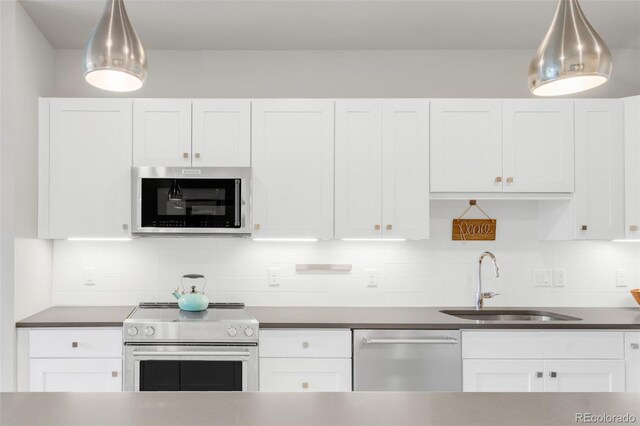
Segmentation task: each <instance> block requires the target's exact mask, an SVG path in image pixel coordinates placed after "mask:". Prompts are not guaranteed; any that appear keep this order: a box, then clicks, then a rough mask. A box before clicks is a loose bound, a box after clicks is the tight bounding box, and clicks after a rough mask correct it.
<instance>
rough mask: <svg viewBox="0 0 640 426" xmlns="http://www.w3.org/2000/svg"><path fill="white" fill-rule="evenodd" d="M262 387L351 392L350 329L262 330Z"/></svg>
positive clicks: (269, 388) (270, 390) (270, 389)
mask: <svg viewBox="0 0 640 426" xmlns="http://www.w3.org/2000/svg"><path fill="white" fill-rule="evenodd" d="M258 347H259V350H260V390H261V391H263V392H350V391H351V389H352V385H351V377H352V374H351V362H352V361H351V358H352V355H351V354H352V349H351V330H319V329H281V330H262V331H260V343H259V346H258Z"/></svg>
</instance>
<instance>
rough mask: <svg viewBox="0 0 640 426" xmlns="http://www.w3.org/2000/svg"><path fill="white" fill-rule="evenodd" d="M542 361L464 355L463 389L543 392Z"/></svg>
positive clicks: (472, 390)
mask: <svg viewBox="0 0 640 426" xmlns="http://www.w3.org/2000/svg"><path fill="white" fill-rule="evenodd" d="M543 376H544V361H541V360H528V359H466V360H464V361H463V362H462V388H463V391H464V392H542V391H543V390H544V378H543Z"/></svg>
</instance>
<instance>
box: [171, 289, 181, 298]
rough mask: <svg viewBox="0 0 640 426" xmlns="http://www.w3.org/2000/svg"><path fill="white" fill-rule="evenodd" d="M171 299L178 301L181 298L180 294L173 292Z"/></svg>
mask: <svg viewBox="0 0 640 426" xmlns="http://www.w3.org/2000/svg"><path fill="white" fill-rule="evenodd" d="M173 297H175V298H176V299H178V300H180V298H181V297H182V294H180V292H178V290H176V291H174V292H173Z"/></svg>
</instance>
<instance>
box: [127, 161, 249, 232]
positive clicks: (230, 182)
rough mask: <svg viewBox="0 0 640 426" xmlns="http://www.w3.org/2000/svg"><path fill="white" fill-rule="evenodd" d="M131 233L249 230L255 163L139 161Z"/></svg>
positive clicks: (133, 172) (135, 170)
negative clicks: (196, 164)
mask: <svg viewBox="0 0 640 426" xmlns="http://www.w3.org/2000/svg"><path fill="white" fill-rule="evenodd" d="M131 185H132V191H131V193H132V200H131V201H132V203H131V205H132V209H131V210H132V218H131V223H132V227H131V233H132V234H133V235H138V236H158V237H160V236H166V237H168V236H187V235H211V236H249V235H250V234H251V223H250V222H251V211H250V208H251V168H250V167H133V168H132V170H131Z"/></svg>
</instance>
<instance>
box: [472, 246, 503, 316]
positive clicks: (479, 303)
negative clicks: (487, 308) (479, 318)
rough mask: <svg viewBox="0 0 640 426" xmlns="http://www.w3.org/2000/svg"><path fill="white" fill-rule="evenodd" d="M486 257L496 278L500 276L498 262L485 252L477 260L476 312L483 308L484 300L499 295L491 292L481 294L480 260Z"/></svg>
mask: <svg viewBox="0 0 640 426" xmlns="http://www.w3.org/2000/svg"><path fill="white" fill-rule="evenodd" d="M486 256H489V257H490V258H491V260H492V261H493V272H494V273H495V274H496V278H498V277H499V276H500V271H499V269H498V261H497V260H496V257H495V256H494V255H493V253H491V252H490V251H485V252H484V253H482V254H481V255H480V259H479V260H478V288H477V290H476V310H480V309H482V308H483V307H484V299H485V298H486V299H491V298H492V297H495V296H497V295H498V294H499V293H494V292H492V291H489V292H486V293H483V292H482V259H484V258H485V257H486Z"/></svg>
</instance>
